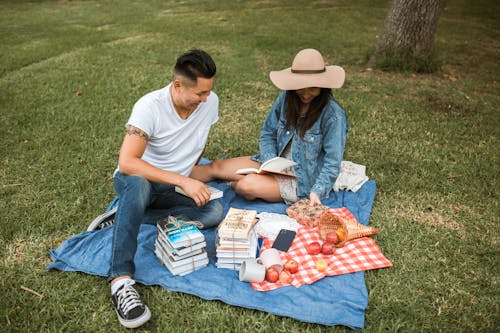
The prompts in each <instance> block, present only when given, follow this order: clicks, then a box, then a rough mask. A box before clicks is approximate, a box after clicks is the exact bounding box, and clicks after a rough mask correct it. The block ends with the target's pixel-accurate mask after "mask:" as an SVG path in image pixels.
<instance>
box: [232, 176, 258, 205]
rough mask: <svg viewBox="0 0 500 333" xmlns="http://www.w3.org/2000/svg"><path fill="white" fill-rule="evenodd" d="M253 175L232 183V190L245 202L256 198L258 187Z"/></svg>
mask: <svg viewBox="0 0 500 333" xmlns="http://www.w3.org/2000/svg"><path fill="white" fill-rule="evenodd" d="M255 178H256V177H255V175H252V174H251V175H247V176H245V177H243V178H242V179H240V180H239V181H237V182H233V189H234V191H235V192H236V193H238V194H239V195H241V196H242V197H244V198H245V199H247V200H253V199H255V198H256V197H257V191H258V188H257V187H258V186H256V184H257V182H256V179H255Z"/></svg>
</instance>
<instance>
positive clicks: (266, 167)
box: [236, 156, 297, 177]
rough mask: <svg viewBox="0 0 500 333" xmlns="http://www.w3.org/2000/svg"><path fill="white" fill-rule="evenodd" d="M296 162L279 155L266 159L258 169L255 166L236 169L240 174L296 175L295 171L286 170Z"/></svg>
mask: <svg viewBox="0 0 500 333" xmlns="http://www.w3.org/2000/svg"><path fill="white" fill-rule="evenodd" d="M295 164H297V163H295V162H294V161H292V160H289V159H286V158H284V157H279V156H278V157H274V158H271V159H270V160H267V161H265V162H264V163H262V165H261V166H260V168H258V169H255V168H244V169H238V170H236V173H237V174H239V175H247V174H249V173H256V174H266V173H276V174H279V175H284V176H292V177H295V175H294V174H293V173H290V172H286V171H285V170H286V169H287V168H289V167H291V166H294V165H295Z"/></svg>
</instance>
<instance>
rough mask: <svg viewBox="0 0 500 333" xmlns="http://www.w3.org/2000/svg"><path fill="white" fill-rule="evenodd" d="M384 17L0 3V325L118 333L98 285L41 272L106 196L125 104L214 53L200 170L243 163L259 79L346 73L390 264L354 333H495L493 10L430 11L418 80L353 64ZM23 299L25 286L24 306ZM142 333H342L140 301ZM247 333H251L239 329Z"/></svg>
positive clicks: (253, 138)
mask: <svg viewBox="0 0 500 333" xmlns="http://www.w3.org/2000/svg"><path fill="white" fill-rule="evenodd" d="M388 8H389V1H382V0H376V1H368V0H366V1H326V0H317V1H285V0H282V1H271V0H267V1H265V0H261V1H231V0H223V1H182V2H180V1H160V0H157V1H133V0H120V1H83V0H82V1H70V0H59V1H55V0H54V1H14V0H12V1H6V0H3V1H1V2H0V31H1V34H0V42H1V45H2V48H1V51H0V108H1V112H0V121H1V122H0V123H1V125H2V129H1V131H0V140H1V145H0V163H1V169H0V219H1V222H0V257H1V261H0V272H1V273H0V287H1V290H2V297H1V298H0V327H2V331H4V332H60V331H67V332H79V331H87V332H98V331H99V332H118V331H124V329H122V327H121V326H120V325H119V323H118V321H117V319H116V315H115V313H114V310H113V307H112V305H111V300H110V295H109V286H108V284H107V282H106V280H105V279H104V278H101V277H96V276H90V275H86V274H81V273H61V272H58V271H46V270H45V266H46V265H47V264H49V263H50V258H49V255H48V249H50V248H55V247H57V246H58V245H59V244H60V243H61V242H63V241H64V240H65V239H67V238H68V237H70V236H72V235H74V234H77V233H79V232H81V231H83V230H85V229H86V227H87V225H88V223H90V221H92V220H93V219H94V217H95V216H96V215H98V214H100V213H102V212H103V210H104V209H105V208H106V206H107V204H108V203H109V202H110V201H111V199H112V198H113V195H114V192H113V186H112V174H113V171H114V168H115V167H116V163H117V157H118V151H119V147H120V144H121V140H122V137H123V135H124V124H125V122H126V121H127V119H128V116H129V114H130V111H131V108H132V106H133V104H134V103H135V101H136V100H137V99H138V98H140V97H141V96H142V95H144V94H145V93H147V92H149V91H152V90H156V89H158V88H160V87H163V86H164V85H166V84H167V83H168V82H169V80H170V79H171V68H172V66H173V64H174V61H175V59H176V57H177V56H178V55H180V54H181V53H182V52H184V51H186V50H188V49H190V48H194V47H196V48H202V49H205V50H207V51H208V52H209V53H211V54H212V56H213V57H214V59H215V61H216V63H217V65H218V74H217V76H216V83H215V87H214V91H215V92H216V93H217V94H218V96H219V98H220V120H219V122H218V123H217V124H216V126H215V127H214V128H213V131H212V132H211V134H210V137H209V142H208V147H207V151H206V156H207V157H208V158H218V157H232V156H239V155H248V154H253V153H255V152H256V151H257V149H258V137H259V130H260V126H261V124H262V122H263V120H264V117H265V115H266V113H267V112H268V110H269V108H270V106H271V104H272V102H273V101H274V99H275V98H276V96H277V94H278V91H277V89H276V88H275V87H274V86H273V85H272V84H271V82H270V80H269V78H268V74H269V71H271V70H276V69H281V68H285V67H288V66H289V65H290V63H291V61H292V59H293V56H294V55H295V54H296V53H297V51H298V50H300V49H303V48H306V47H313V48H316V49H318V50H320V52H322V53H323V54H324V55H325V58H326V60H327V62H328V63H329V64H337V65H340V66H342V67H344V69H345V70H346V73H347V79H346V83H345V85H344V87H343V88H342V89H339V90H335V91H334V95H335V97H336V99H337V100H338V101H339V102H340V104H341V105H342V106H343V107H344V109H345V110H346V112H347V114H348V117H349V126H350V129H349V133H348V138H347V146H346V152H345V155H344V159H345V160H350V161H353V162H356V163H360V164H363V165H366V166H367V174H368V176H369V177H370V178H371V179H374V180H376V182H377V196H376V199H375V203H374V207H373V211H372V215H371V219H370V224H371V225H374V226H377V227H379V228H380V229H381V233H380V234H379V235H377V236H376V238H375V239H376V241H377V244H378V245H379V246H380V248H381V249H382V251H383V252H384V254H385V255H386V256H387V257H388V258H389V259H391V260H392V261H393V262H394V266H393V267H391V268H389V269H382V270H376V271H369V272H366V274H365V278H366V284H367V287H368V291H369V306H368V309H367V311H366V320H365V331H366V332H382V331H388V332H435V331H442V332H494V331H495V330H497V329H498V326H499V320H500V319H499V314H500V306H499V305H500V304H499V303H500V302H499V295H500V290H499V289H500V288H499V285H498V284H499V281H500V279H499V274H498V272H499V267H500V261H499V258H500V256H499V254H500V251H499V249H500V245H499V232H498V225H499V224H498V222H499V209H498V201H497V200H498V185H499V184H498V170H499V168H498V156H499V149H498V147H499V142H498V141H499V140H498V138H499V128H500V126H499V124H500V115H499V111H498V105H500V99H499V94H498V92H499V86H500V85H499V82H500V70H499V65H500V62H499V50H500V23H499V22H500V18H499V13H500V4H499V3H498V2H497V1H486V0H481V1H465V0H462V1H460V0H450V1H447V5H446V8H445V10H444V12H443V15H442V16H441V19H440V22H439V25H438V30H437V33H436V54H437V57H438V59H439V60H440V62H441V64H442V66H441V69H440V70H439V71H438V72H436V73H433V74H425V75H424V74H412V73H393V72H383V71H380V70H377V69H376V68H368V67H367V57H368V55H369V54H370V52H371V51H373V48H374V46H375V43H376V40H377V35H378V34H379V32H380V30H381V28H382V25H383V21H384V18H385V15H386V14H387V11H388ZM22 287H27V288H30V289H32V290H34V291H36V292H38V293H39V294H41V296H43V297H39V296H37V295H35V294H33V293H31V292H29V291H26V290H25V289H23V288H22ZM138 290H139V292H140V293H141V295H142V296H143V298H144V300H145V301H146V303H147V304H148V305H149V306H150V308H151V310H152V312H153V317H152V320H151V321H150V322H148V323H147V324H146V325H145V326H143V327H142V328H140V329H138V331H140V332H149V331H151V332H153V331H154V332H156V331H158V332H201V331H203V332H246V331H256V332H323V331H333V332H343V331H350V330H349V329H347V328H343V327H326V326H321V325H315V324H307V323H302V322H298V321H296V320H293V319H290V318H283V317H278V316H274V315H270V314H267V313H263V312H259V311H255V310H249V309H244V308H237V307H232V306H229V305H226V304H224V303H221V302H218V301H204V300H202V299H200V298H198V297H195V296H191V295H187V294H182V293H173V292H168V291H166V290H164V289H162V288H160V287H143V286H138ZM249 327H250V328H252V329H251V330H249V329H248V328H249Z"/></svg>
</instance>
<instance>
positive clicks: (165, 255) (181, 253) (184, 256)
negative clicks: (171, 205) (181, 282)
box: [155, 220, 208, 275]
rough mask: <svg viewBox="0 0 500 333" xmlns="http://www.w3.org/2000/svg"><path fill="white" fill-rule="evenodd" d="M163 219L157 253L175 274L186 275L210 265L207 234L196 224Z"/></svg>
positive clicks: (161, 260) (159, 224)
mask: <svg viewBox="0 0 500 333" xmlns="http://www.w3.org/2000/svg"><path fill="white" fill-rule="evenodd" d="M171 222H172V220H161V221H160V222H158V224H157V225H156V226H157V228H158V237H157V238H156V241H155V254H156V256H157V257H158V259H159V260H160V262H161V263H162V264H163V265H165V266H166V267H167V268H168V270H169V271H170V272H171V273H172V274H173V275H186V274H188V273H191V272H193V271H195V270H197V269H200V268H202V267H205V266H207V265H208V255H207V251H206V250H205V248H206V246H207V244H206V242H205V236H203V234H202V233H201V231H200V230H199V229H198V227H196V225H194V224H182V221H181V222H180V223H171Z"/></svg>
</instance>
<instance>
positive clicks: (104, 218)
mask: <svg viewBox="0 0 500 333" xmlns="http://www.w3.org/2000/svg"><path fill="white" fill-rule="evenodd" d="M117 208H118V207H114V208H112V209H110V210H108V211H107V212H106V213H104V214H102V215H99V216H98V217H96V218H95V220H94V221H92V223H90V225H89V227H88V228H87V231H94V230H101V229H104V228H106V227H109V226H112V225H113V223H114V222H115V214H116V209H117Z"/></svg>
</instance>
